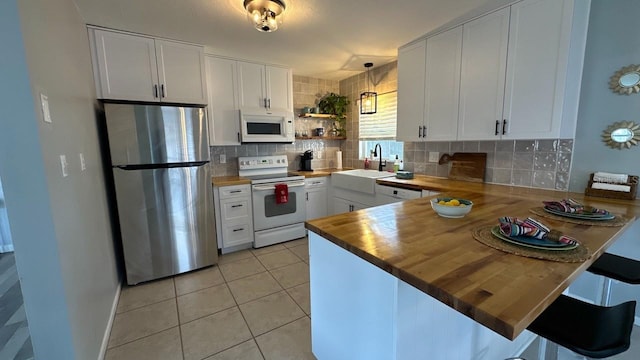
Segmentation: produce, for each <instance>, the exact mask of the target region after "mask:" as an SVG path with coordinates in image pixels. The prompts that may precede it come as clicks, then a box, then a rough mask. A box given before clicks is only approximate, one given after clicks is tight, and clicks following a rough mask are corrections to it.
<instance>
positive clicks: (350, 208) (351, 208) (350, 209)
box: [349, 204, 353, 212]
mask: <svg viewBox="0 0 640 360" xmlns="http://www.w3.org/2000/svg"><path fill="white" fill-rule="evenodd" d="M351 211H353V205H351V204H349V212H351Z"/></svg>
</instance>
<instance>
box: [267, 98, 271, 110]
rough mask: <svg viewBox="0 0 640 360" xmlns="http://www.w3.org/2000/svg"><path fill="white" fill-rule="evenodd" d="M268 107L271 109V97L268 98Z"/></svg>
mask: <svg viewBox="0 0 640 360" xmlns="http://www.w3.org/2000/svg"><path fill="white" fill-rule="evenodd" d="M267 108H268V109H271V99H267Z"/></svg>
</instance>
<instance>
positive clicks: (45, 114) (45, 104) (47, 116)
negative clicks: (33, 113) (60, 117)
mask: <svg viewBox="0 0 640 360" xmlns="http://www.w3.org/2000/svg"><path fill="white" fill-rule="evenodd" d="M40 104H41V105H42V120H44V122H46V123H49V124H51V123H52V122H53V121H51V112H50V111H49V98H48V97H47V95H45V94H42V93H40Z"/></svg>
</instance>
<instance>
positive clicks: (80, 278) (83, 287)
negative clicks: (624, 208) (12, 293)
mask: <svg viewBox="0 0 640 360" xmlns="http://www.w3.org/2000/svg"><path fill="white" fill-rule="evenodd" d="M40 5H41V6H39V7H37V8H31V7H24V5H21V8H20V12H18V10H17V9H16V8H15V4H3V6H8V7H9V8H7V9H6V11H5V8H3V9H2V10H3V11H2V14H6V16H8V17H9V16H11V15H10V14H12V15H13V16H11V17H10V18H9V19H7V20H8V21H6V22H4V23H3V24H4V25H3V26H7V27H9V28H8V29H7V31H2V32H0V33H2V34H5V35H4V36H9V35H7V34H15V33H16V32H15V29H20V31H21V32H22V33H23V35H22V36H24V39H25V40H24V41H25V44H26V45H25V46H24V48H25V50H26V51H27V55H26V56H25V55H20V54H23V52H24V51H25V50H21V49H22V45H21V44H22V40H21V39H20V40H16V39H12V41H8V42H6V44H10V45H11V46H14V47H15V51H14V52H12V53H13V54H15V56H16V57H18V59H17V60H15V62H13V63H11V67H8V66H3V67H2V68H3V69H4V70H5V71H7V73H6V77H5V74H4V73H3V78H6V79H7V82H6V83H5V87H3V97H2V98H3V100H4V101H6V104H5V103H4V102H3V105H6V106H3V108H4V109H7V110H6V111H8V112H9V113H8V114H12V116H14V117H15V118H23V117H25V116H27V117H29V118H31V119H33V120H30V121H26V122H25V123H19V124H12V125H9V124H3V131H2V134H3V135H2V136H3V138H2V140H3V141H2V143H3V151H2V153H3V154H10V153H16V152H15V149H20V150H22V151H19V153H21V154H23V155H22V156H20V157H19V159H18V158H16V159H6V161H5V160H4V159H3V162H2V164H3V165H2V178H3V185H4V186H5V193H6V195H7V200H8V204H9V207H8V209H9V215H10V219H11V222H12V232H13V234H14V239H15V242H16V249H17V251H16V255H17V262H18V266H19V270H20V272H21V277H22V278H23V279H24V283H25V285H24V286H25V287H26V288H25V289H24V292H25V302H26V305H27V309H32V310H31V311H32V313H31V314H30V316H29V320H30V323H31V325H33V326H32V328H31V331H32V335H33V336H34V338H37V336H38V335H39V334H40V337H39V338H41V339H42V338H43V336H44V337H45V338H46V336H48V335H45V334H43V333H39V331H41V332H44V331H46V329H47V327H46V325H44V324H46V323H47V322H48V321H53V322H56V323H59V324H60V326H61V327H60V330H59V331H58V334H57V335H58V336H59V339H58V340H60V341H59V343H64V344H67V345H68V346H65V347H64V348H65V349H76V350H73V351H76V352H77V354H85V355H86V354H95V351H97V350H96V348H97V347H99V346H100V345H99V344H100V341H101V338H102V335H101V334H100V335H97V336H96V335H90V334H92V333H93V332H92V331H88V329H97V328H102V329H104V327H105V326H106V322H105V319H107V318H108V317H109V311H110V308H111V306H112V297H113V294H114V291H115V290H114V289H115V288H116V286H117V283H118V280H117V276H115V270H114V265H113V264H114V263H115V260H114V259H115V256H114V255H113V250H111V249H110V246H109V244H110V242H111V235H110V230H109V229H108V227H109V226H108V225H107V223H108V222H107V220H105V219H107V216H106V215H105V214H106V211H105V208H106V207H105V205H104V203H105V200H104V196H101V195H100V194H101V193H102V191H103V190H101V189H103V188H104V186H103V185H102V180H101V170H100V169H99V168H97V167H96V164H99V159H98V156H97V153H98V150H97V140H94V141H91V140H82V141H80V140H77V142H73V141H70V142H69V141H67V139H69V136H68V134H67V132H68V131H71V132H72V134H74V137H73V138H77V139H95V130H93V129H92V124H86V122H85V121H81V120H75V121H74V122H70V123H68V124H67V123H65V122H63V123H62V124H64V127H63V128H62V129H63V132H60V130H59V129H60V127H48V126H46V125H45V126H42V127H41V128H40V127H37V126H36V124H37V122H36V120H35V118H37V116H36V115H35V110H33V109H34V108H35V105H33V101H34V100H32V99H35V98H36V96H35V95H33V96H32V93H34V94H35V93H36V92H37V91H36V90H31V88H30V85H29V84H30V82H29V80H28V79H27V77H26V75H25V74H27V73H28V74H29V77H30V78H31V79H32V80H31V81H32V82H33V83H34V84H41V85H42V84H44V88H45V89H47V90H49V91H51V90H50V89H51V88H55V86H54V85H52V84H53V83H55V84H65V85H67V86H74V87H76V92H77V93H79V94H91V93H92V92H93V91H94V90H93V89H92V88H93V82H92V80H91V79H90V77H91V76H90V74H91V66H90V65H91V64H90V63H88V56H89V55H88V54H86V53H87V52H88V50H87V49H86V48H85V47H84V46H77V47H80V48H81V50H80V49H78V48H77V47H73V48H69V46H73V44H77V43H80V44H84V43H85V42H86V34H83V33H81V32H79V31H78V30H77V29H78V28H80V27H83V26H84V21H82V20H79V17H78V15H77V14H76V12H77V10H76V9H75V7H74V6H68V5H69V4H67V3H62V4H57V5H58V6H57V7H56V6H53V5H47V4H40ZM592 5H594V6H595V5H598V6H597V7H592V11H593V12H592V15H593V16H596V15H597V16H598V17H596V18H595V19H596V20H595V22H592V23H593V24H594V25H593V26H599V27H597V29H598V30H602V35H601V36H602V39H599V40H601V42H596V40H595V39H594V40H593V41H594V42H595V43H594V44H593V46H600V48H597V47H596V48H593V49H592V50H589V46H588V48H587V57H586V60H585V68H586V69H585V73H589V74H593V76H591V77H584V78H583V94H582V96H583V97H585V96H588V98H586V100H583V101H581V104H583V105H581V112H582V114H581V116H580V117H579V119H580V120H579V124H578V128H577V133H576V137H575V144H574V151H573V156H572V159H571V177H570V180H569V181H570V189H571V190H572V191H576V192H582V191H583V190H584V187H585V185H586V181H587V179H588V174H589V173H591V172H593V171H595V170H603V171H611V172H620V173H637V172H638V169H637V162H636V161H635V160H634V156H633V155H634V153H635V152H634V150H633V149H632V150H627V151H618V150H608V149H606V148H605V147H604V146H602V145H600V143H599V142H600V140H599V136H600V133H601V131H602V130H603V129H604V128H605V127H606V126H605V125H606V124H608V123H609V122H612V121H614V119H615V121H619V120H622V119H625V118H627V117H628V118H630V119H631V120H636V121H637V119H634V118H633V115H632V114H634V113H637V110H638V109H637V102H634V101H632V98H631V97H624V96H617V97H613V94H611V93H610V91H609V90H608V89H607V88H606V83H607V82H608V78H609V76H610V75H611V73H613V72H614V71H615V70H616V69H618V68H619V67H620V66H622V64H628V63H633V62H634V61H635V60H634V59H635V58H637V56H638V55H637V53H635V52H634V51H633V50H629V49H636V48H638V47H637V46H635V47H630V48H625V49H624V50H620V49H621V48H620V47H616V46H620V45H619V44H621V43H630V44H635V43H636V41H637V39H636V38H635V37H633V36H631V35H629V32H628V30H627V26H628V24H630V23H632V20H629V21H613V20H611V19H613V18H615V17H616V16H618V17H619V16H625V15H627V14H633V13H634V11H633V10H634V9H636V8H635V7H634V6H636V5H635V4H634V3H633V2H630V1H627V2H624V1H623V2H620V3H618V5H617V6H611V7H608V6H605V5H604V4H600V3H599V2H595V1H594V2H593V4H592ZM593 9H597V11H595V10H593ZM615 10H617V14H616V12H615ZM46 12H49V13H50V14H56V16H53V17H52V16H47V15H45V14H46ZM73 14H76V15H73ZM18 19H20V22H18ZM36 20H38V21H36ZM287 21H293V20H292V19H290V20H285V25H284V26H285V27H286V24H287ZM59 22H62V23H68V24H75V26H74V28H73V29H66V30H62V29H60V28H59ZM21 23H23V24H22V25H21ZM243 25H245V26H246V23H243ZM285 27H283V28H282V29H281V31H282V30H284V29H285ZM56 29H57V30H56ZM607 31H610V32H607ZM60 32H62V34H61V33H60ZM47 33H51V35H50V37H47V36H43V34H47ZM154 35H155V33H154ZM273 35H278V32H276V33H274V34H273ZM607 38H615V39H620V42H619V43H618V42H611V41H606V40H603V39H607ZM60 39H75V40H68V41H66V42H63V41H61V40H60ZM406 41H410V39H406V40H405V41H404V42H406ZM589 41H591V40H589ZM602 41H604V44H603V43H602ZM4 43H5V42H4V41H3V44H4ZM36 44H37V45H36ZM588 44H590V43H588ZM597 44H599V45H597ZM616 44H618V45H616ZM316 45H317V44H316ZM11 49H13V48H11ZM44 51H46V53H44ZM589 51H592V52H591V53H590V52H589ZM66 52H68V53H71V54H76V55H78V54H79V56H76V57H74V58H73V59H71V58H70V56H69V55H66ZM603 53H606V54H615V57H616V58H615V59H612V60H606V61H605V60H603V56H602V55H601V54H603ZM51 54H57V56H51ZM20 57H21V58H20ZM37 59H43V60H37ZM44 59H46V61H44ZM82 59H84V60H82ZM65 60H66V61H65ZM3 61H4V60H3ZM43 62H44V63H43ZM282 63H284V62H282ZM25 64H28V68H27V67H26V66H25ZM3 65H5V64H4V63H3ZM71 65H73V69H71V68H70V66H71ZM361 65H362V64H358V66H361ZM16 69H18V70H19V71H18V70H16ZM75 72H78V73H81V74H83V75H80V76H69V75H67V74H69V73H75ZM319 77H320V78H322V77H321V76H319ZM294 81H295V80H294ZM354 81H355V80H354ZM603 84H604V85H603ZM294 86H295V85H294ZM78 88H80V89H82V90H78ZM376 89H377V90H378V91H380V92H382V91H383V90H381V89H378V88H376ZM327 90H328V89H327ZM587 90H588V91H587ZM353 92H354V93H358V92H359V89H356V90H354V91H353ZM49 95H50V101H51V104H52V109H53V110H54V121H55V119H56V118H58V117H60V118H63V119H69V121H72V120H71V119H79V116H80V115H83V116H84V118H92V117H93V113H92V110H91V109H92V107H91V106H87V104H92V103H93V100H92V97H91V96H85V95H78V96H80V98H83V99H85V100H83V101H84V104H85V105H84V106H83V105H79V104H77V103H75V102H74V101H75V100H74V101H71V100H66V99H68V97H67V96H66V94H65V93H64V92H61V93H56V92H54V93H52V94H51V93H50V94H49ZM25 99H30V100H25ZM93 99H95V97H93ZM39 101H40V100H39V99H38V102H39ZM15 104H23V105H24V106H21V107H20V109H21V110H18V109H16V107H15ZM303 105H305V106H308V105H310V104H308V103H306V104H303ZM25 109H31V112H32V113H31V114H25V113H24V111H25ZM618 112H619V113H618ZM603 119H607V120H606V121H604V120H603ZM5 127H6V130H7V131H6V132H5ZM17 131H19V132H17ZM40 138H41V139H40ZM347 138H348V139H350V138H353V137H350V134H348V135H347ZM18 139H20V141H18ZM349 141H350V140H346V141H345V142H346V147H345V148H343V152H344V154H345V156H346V157H345V162H344V166H345V167H358V166H356V165H355V164H356V162H355V160H354V159H356V157H357V156H354V152H355V149H356V148H357V145H356V144H354V143H353V142H352V143H349ZM66 143H68V144H69V145H68V147H69V148H67V145H66ZM596 143H598V144H597V145H596ZM449 145H453V146H460V145H459V144H457V143H455V144H454V143H452V144H449ZM464 145H465V144H462V145H461V146H464ZM318 146H320V145H318ZM329 146H330V147H332V148H337V147H339V146H340V145H335V144H334V145H329ZM421 146H422V145H421ZM426 146H429V143H427V144H426ZM41 148H42V149H41ZM267 148H268V146H265V147H264V148H263V147H262V145H260V146H255V147H253V146H252V145H248V146H239V147H237V148H234V147H230V148H227V147H225V149H224V151H225V152H226V151H227V150H228V151H229V154H227V156H228V160H227V165H226V166H225V167H227V166H232V165H228V164H233V160H232V159H230V158H232V157H233V156H242V155H239V154H232V152H234V151H238V150H240V151H242V149H246V151H247V155H248V156H251V155H254V154H253V153H249V152H250V151H251V152H253V151H255V152H256V153H255V155H259V154H258V153H257V152H258V151H268V152H269V153H271V152H272V151H270V150H266V149H267ZM34 149H35V150H34ZM276 150H277V146H276ZM300 150H305V148H303V149H300ZM82 151H84V152H86V154H85V155H87V160H88V164H89V165H90V166H89V168H88V171H89V172H87V173H85V174H87V175H90V176H85V177H78V176H71V177H69V178H68V180H70V181H67V182H61V181H59V180H55V181H54V180H53V179H54V178H56V177H58V176H59V175H58V174H59V159H58V158H57V157H58V154H61V153H68V154H76V155H74V156H75V157H77V153H78V152H82ZM213 151H214V152H221V151H222V149H218V148H215V147H214V149H213ZM290 151H291V152H292V153H298V152H301V151H298V150H290ZM410 151H413V152H414V156H417V157H418V158H422V156H426V149H422V148H418V149H416V147H415V146H414V148H413V150H410ZM432 151H439V150H437V149H436V150H432ZM285 152H286V151H285ZM514 152H515V150H514ZM43 153H51V154H52V155H51V156H47V157H46V158H43ZM69 156H70V155H69ZM54 157H55V158H54ZM215 158H216V157H215V156H213V159H214V160H215ZM324 158H325V159H329V158H330V153H329V154H328V155H327V156H324ZM325 159H318V160H319V161H323V160H325ZM350 159H351V160H350ZM18 160H20V161H22V162H24V161H28V162H32V163H34V164H41V165H40V166H38V167H33V168H32V167H24V166H20V165H18V164H17V162H18ZM32 160H33V161H32ZM314 160H315V159H314ZM611 160H613V161H611ZM325 161H326V160H325ZM350 161H351V162H350ZM593 162H595V163H596V164H595V165H594V164H593ZM76 163H77V161H73V162H71V161H70V164H72V166H77V168H76V169H75V171H78V172H79V166H78V165H76ZM10 164H11V166H10ZM45 164H47V165H46V166H45ZM91 164H93V165H91ZM357 164H359V160H358V163H357ZM92 166H93V167H92ZM326 166H329V165H328V164H327V165H326ZM506 166H507V165H506V164H504V165H501V166H500V167H498V168H497V169H500V170H506V169H507V167H506ZM322 167H324V166H322ZM319 168H320V165H319ZM217 169H218V164H216V166H215V167H214V171H216V170H217ZM509 169H510V170H509V171H510V172H512V171H513V170H514V169H513V167H511V168H509ZM414 170H415V168H414ZM425 170H428V171H437V166H436V165H434V163H428V164H425ZM516 170H517V169H516ZM224 171H226V170H224ZM505 172H506V171H499V172H498V173H499V174H504V173H505ZM426 173H427V174H432V175H436V174H437V173H435V172H434V173H428V172H426ZM76 174H77V172H76ZM494 174H496V172H495V171H494ZM219 175H225V174H224V173H219ZM20 179H22V180H20ZM24 179H33V181H34V182H38V186H39V187H35V184H33V183H30V184H29V186H30V187H29V189H30V191H24V190H21V189H23V188H22V187H21V185H20V183H21V182H23V181H24ZM49 182H51V183H49ZM32 186H33V187H32ZM49 187H51V189H49ZM7 189H12V190H13V194H14V195H13V198H14V200H13V201H14V202H13V203H14V204H15V201H16V200H15V196H17V194H19V196H20V198H21V203H24V204H30V206H29V207H28V208H25V209H21V208H16V207H14V208H13V209H12V208H11V207H10V205H11V198H12V195H11V193H9V191H7ZM36 190H37V191H36ZM50 192H51V193H50ZM52 194H54V195H52ZM55 194H58V195H55ZM52 197H53V198H52ZM43 199H49V200H48V201H43ZM70 199H71V200H70ZM50 203H54V204H56V205H55V207H54V208H55V209H60V210H65V211H60V212H53V211H52V210H51V206H52V205H51V204H50ZM76 204H77V205H76ZM96 204H102V206H96ZM14 206H17V205H14ZM100 207H102V210H101V209H100ZM68 209H73V210H72V211H71V212H70V213H69V212H66V211H69V210H68ZM12 210H13V211H12ZM40 211H44V212H40ZM12 212H13V214H14V215H13V216H11V213H12ZM65 213H68V214H69V216H71V217H77V218H86V217H88V218H89V219H102V220H99V221H97V223H98V224H99V225H95V224H96V223H95V222H94V221H93V220H92V221H89V222H87V223H85V222H77V221H74V220H73V219H70V218H67V217H66V216H65ZM16 214H22V216H20V215H16ZM34 217H37V218H38V219H39V223H40V227H38V228H34V227H33V226H29V224H30V222H29V219H33V218H34ZM54 224H57V225H55V226H54ZM16 234H17V235H16ZM21 239H29V240H22V241H21ZM82 239H94V241H92V242H91V244H86V243H85V242H84V241H83V240H82ZM20 245H22V247H21V246H20ZM69 246H71V247H69ZM87 247H88V248H87ZM21 249H22V250H23V251H22V253H23V254H24V255H22V257H21V255H20V253H21V251H20V250H21ZM74 249H76V250H74ZM27 254H28V255H27ZM52 254H59V255H52ZM109 254H111V255H109ZM29 264H37V266H34V267H33V269H30V266H29ZM20 265H22V266H20ZM74 269H76V271H74ZM98 269H100V271H98ZM78 270H80V271H78ZM43 274H48V275H47V276H45V275H43ZM85 276H86V277H85ZM89 278H91V280H90V281H88V279H89ZM35 279H42V280H40V281H36V280H35ZM44 283H51V284H52V287H48V288H46V289H40V288H39V285H40V284H44ZM74 284H76V285H77V286H74ZM45 291H46V292H45ZM105 296H106V297H111V299H110V300H105ZM45 297H46V298H48V299H50V302H49V303H48V304H41V303H39V302H38V301H37V299H38V298H45ZM65 298H67V299H69V300H68V301H69V302H67V301H66V300H63V299H65ZM29 304H31V306H29ZM49 307H51V309H58V310H59V309H65V310H64V311H62V312H61V311H45V310H44V309H46V308H49ZM71 309H73V311H72V310H71ZM32 320H33V321H32ZM102 331H103V330H96V332H97V333H101V332H102ZM72 334H73V335H72ZM93 334H95V333H93ZM71 339H83V340H78V341H79V342H80V343H83V344H86V345H83V346H78V347H77V348H76V347H74V346H73V345H72V341H71ZM40 344H41V345H40V346H47V343H46V342H45V343H40ZM96 344H98V345H97V347H96ZM36 347H37V346H36ZM65 351H66V350H65ZM68 351H72V350H68ZM52 353H53V352H52ZM67 355H69V356H60V358H73V357H74V355H70V354H69V353H67ZM77 357H79V358H82V357H83V356H81V355H77ZM84 357H85V358H87V357H88V358H93V357H95V356H93V355H86V356H84Z"/></svg>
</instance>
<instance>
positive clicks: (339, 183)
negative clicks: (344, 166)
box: [331, 169, 395, 194]
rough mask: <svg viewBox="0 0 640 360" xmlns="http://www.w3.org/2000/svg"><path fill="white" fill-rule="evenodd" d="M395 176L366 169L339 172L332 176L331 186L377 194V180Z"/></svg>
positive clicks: (386, 172)
mask: <svg viewBox="0 0 640 360" xmlns="http://www.w3.org/2000/svg"><path fill="white" fill-rule="evenodd" d="M394 175H395V174H394V173H390V172H388V171H377V170H365V169H355V170H346V171H338V172H334V173H333V174H331V186H335V187H340V188H343V189H348V190H351V191H359V192H363V193H367V194H375V185H376V179H381V178H385V177H393V176H394Z"/></svg>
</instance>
